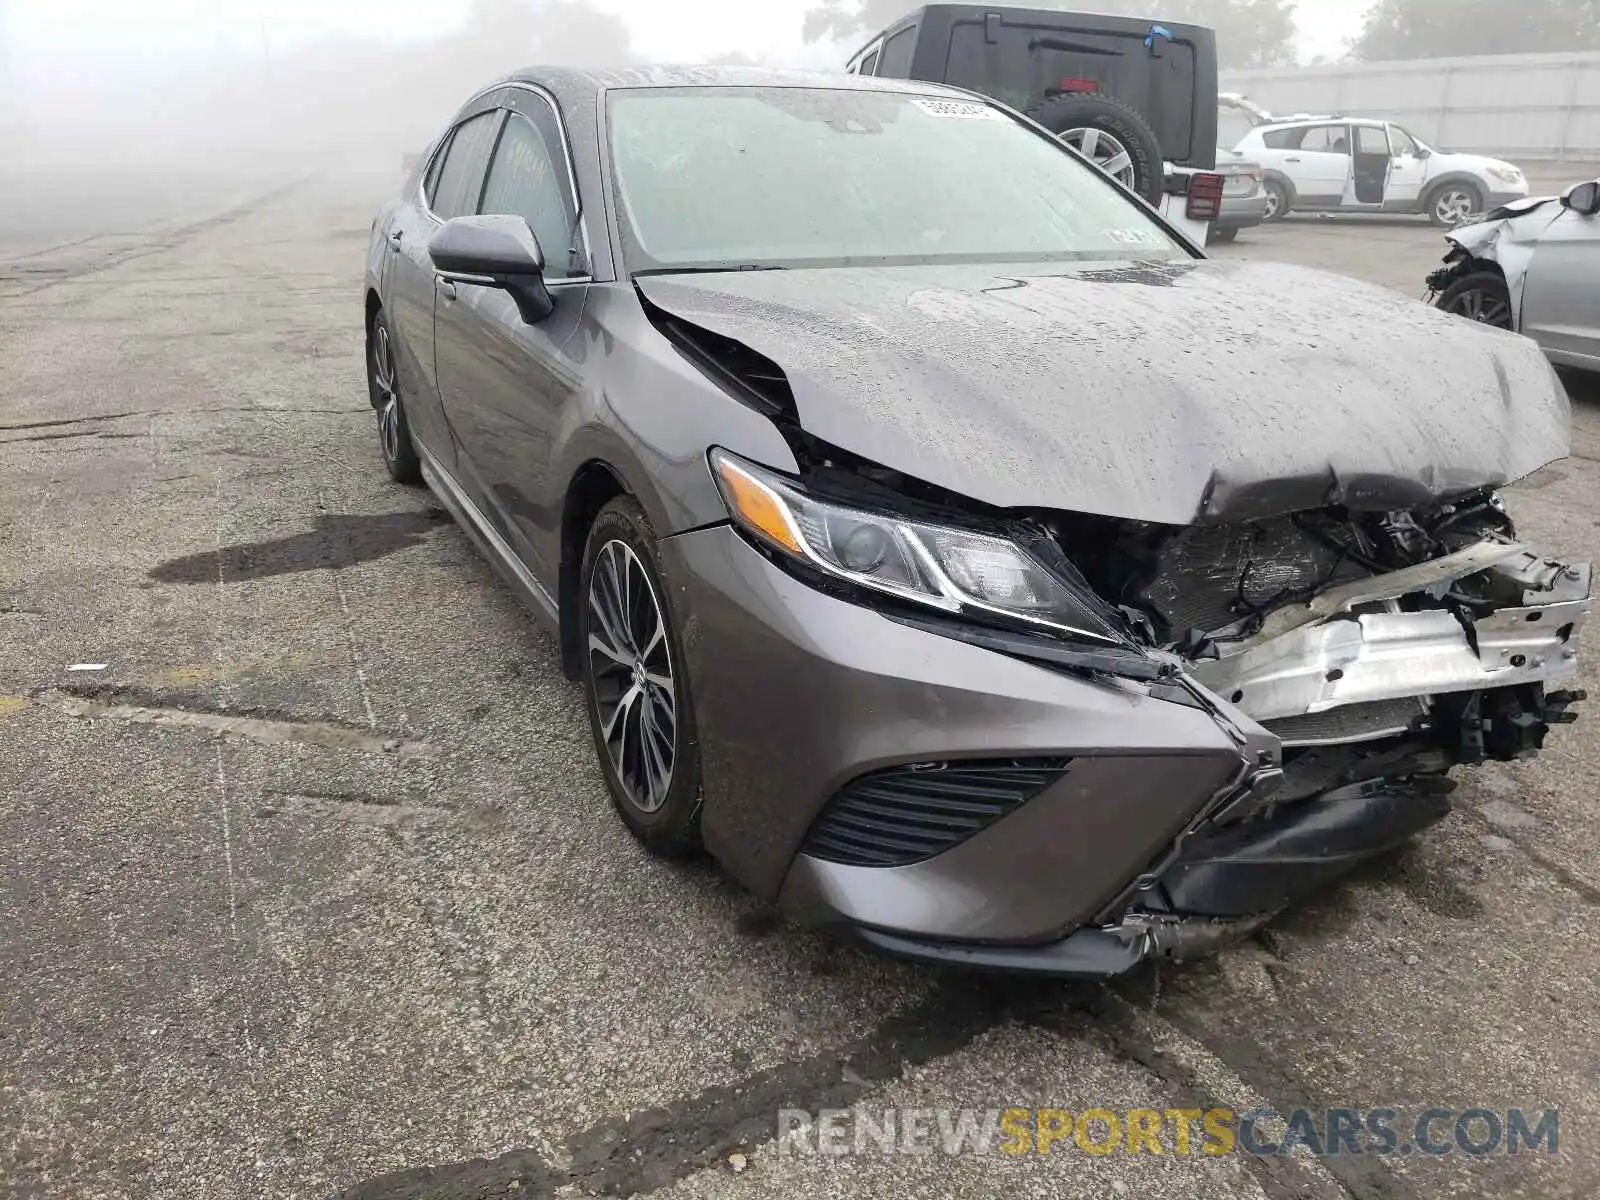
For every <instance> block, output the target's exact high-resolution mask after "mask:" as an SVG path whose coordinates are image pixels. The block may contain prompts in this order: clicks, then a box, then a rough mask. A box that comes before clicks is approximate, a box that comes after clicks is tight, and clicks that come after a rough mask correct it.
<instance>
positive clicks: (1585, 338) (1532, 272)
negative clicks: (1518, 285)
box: [1522, 208, 1600, 366]
mask: <svg viewBox="0 0 1600 1200" xmlns="http://www.w3.org/2000/svg"><path fill="white" fill-rule="evenodd" d="M1596 281H1600V216H1592V217H1591V216H1585V215H1584V214H1583V213H1580V212H1575V211H1574V210H1572V209H1570V208H1567V209H1563V210H1562V212H1561V215H1560V216H1559V217H1557V218H1556V219H1555V220H1554V221H1553V222H1551V224H1550V227H1549V228H1548V229H1546V230H1545V231H1544V233H1543V234H1541V235H1540V237H1539V246H1538V249H1537V250H1535V251H1534V254H1533V262H1532V263H1530V264H1529V265H1528V274H1527V277H1526V278H1525V279H1524V280H1523V285H1522V332H1523V333H1525V334H1527V335H1528V336H1529V337H1531V338H1533V339H1534V340H1535V341H1537V342H1538V343H1539V344H1540V345H1541V346H1543V347H1544V348H1545V349H1546V350H1550V351H1554V352H1556V355H1557V356H1558V357H1561V356H1567V357H1566V358H1565V361H1567V362H1569V363H1571V364H1572V365H1584V366H1600V286H1596ZM1579 359H1581V360H1583V361H1582V362H1578V361H1576V360H1579Z"/></svg>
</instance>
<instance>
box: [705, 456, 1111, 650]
mask: <svg viewBox="0 0 1600 1200" xmlns="http://www.w3.org/2000/svg"><path fill="white" fill-rule="evenodd" d="M711 466H712V469H713V473H714V474H715V475H716V479H717V485H718V487H720V488H721V489H722V498H723V500H724V501H725V502H726V503H727V505H728V512H729V514H730V515H731V516H732V517H733V519H734V521H735V523H737V524H738V526H739V528H741V529H743V530H744V531H745V532H746V533H748V534H749V535H750V536H752V537H754V538H756V539H757V540H759V541H760V542H761V543H762V544H763V545H764V546H767V547H769V548H770V549H772V550H774V551H776V552H778V553H779V554H782V555H784V556H786V557H788V558H790V559H793V560H795V561H797V562H801V563H804V564H806V565H807V566H809V567H811V568H813V569H815V570H818V571H821V572H823V573H824V574H826V575H831V576H833V577H835V578H838V579H844V580H849V581H850V582H851V583H854V584H858V585H859V586H861V587H864V588H870V589H872V590H873V591H877V592H884V593H886V594H888V595H891V596H898V597H899V598H901V599H902V600H909V601H912V602H914V603H917V604H923V605H928V606H930V607H933V608H939V609H943V610H945V611H946V612H953V613H961V612H975V613H989V614H995V615H999V616H1004V617H1010V618H1012V619H1013V620H1017V621H1024V622H1027V623H1028V624H1031V625H1038V626H1042V627H1045V628H1048V629H1053V630H1056V631H1058V632H1061V633H1071V634H1077V635H1080V636H1083V637H1090V638H1094V639H1095V640H1096V641H1103V642H1112V643H1116V644H1119V645H1120V644H1121V643H1122V642H1123V641H1124V639H1123V638H1122V637H1120V636H1118V634H1117V633H1116V631H1115V630H1114V629H1113V628H1112V626H1111V625H1110V624H1109V623H1108V622H1107V621H1106V619H1105V618H1103V617H1101V616H1100V615H1098V614H1097V613H1095V612H1094V610H1093V608H1092V607H1091V604H1092V602H1090V601H1086V599H1085V598H1083V597H1081V596H1080V595H1079V594H1078V592H1077V591H1076V589H1074V588H1072V587H1071V586H1069V585H1068V584H1066V583H1065V582H1063V581H1062V580H1061V579H1059V578H1057V577H1056V575H1055V574H1054V573H1052V572H1051V571H1050V570H1049V569H1048V568H1046V567H1045V566H1044V565H1043V564H1041V563H1040V562H1039V561H1038V560H1037V559H1036V558H1034V557H1033V556H1032V555H1031V554H1029V553H1028V552H1027V551H1026V550H1024V549H1023V548H1022V547H1021V546H1019V545H1018V544H1017V543H1016V542H1014V541H1012V540H1011V539H1009V538H1004V537H996V536H993V535H991V534H986V533H977V532H974V531H972V530H968V529H957V528H953V527H951V526H947V525H931V524H927V523H925V522H922V521H914V520H910V519H908V518H905V517H901V516H898V515H895V514H890V513H876V512H868V511H866V510H863V509H858V508H847V507H844V506H842V505H838V504H834V503H832V502H830V501H825V500H820V499H817V498H815V497H813V496H811V495H809V494H807V493H806V492H805V491H804V490H802V489H801V488H800V486H799V485H798V484H796V483H795V482H794V481H793V480H790V479H787V478H785V477H784V476H782V475H778V474H776V473H775V472H772V471H768V470H765V469H763V468H761V467H756V466H753V465H751V464H750V463H747V462H744V461H743V460H741V459H737V458H734V457H733V456H732V455H730V454H728V453H726V452H725V451H722V450H712V451H711Z"/></svg>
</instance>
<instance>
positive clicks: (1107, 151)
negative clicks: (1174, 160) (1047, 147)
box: [1030, 93, 1166, 205]
mask: <svg viewBox="0 0 1600 1200" xmlns="http://www.w3.org/2000/svg"><path fill="white" fill-rule="evenodd" d="M1030 115H1031V116H1032V117H1033V119H1034V120H1035V121H1037V122H1039V124H1041V125H1043V126H1044V127H1045V128H1046V129H1048V130H1049V131H1050V132H1051V133H1053V134H1055V135H1056V136H1057V137H1058V138H1060V139H1061V140H1062V141H1064V142H1066V143H1067V145H1069V146H1071V147H1072V148H1073V149H1074V150H1077V151H1080V152H1081V153H1082V154H1083V155H1084V156H1085V157H1086V158H1090V159H1093V160H1094V162H1095V164H1096V165H1097V166H1098V167H1099V168H1100V169H1101V170H1102V171H1105V172H1106V173H1107V174H1108V175H1111V176H1113V177H1114V178H1116V179H1118V180H1120V181H1121V183H1122V184H1123V186H1125V187H1127V188H1128V189H1130V190H1131V191H1134V192H1137V193H1138V194H1139V195H1141V196H1143V197H1144V198H1145V199H1146V200H1148V201H1149V202H1150V203H1151V204H1156V205H1159V204H1160V203H1161V191H1162V187H1163V185H1164V182H1165V175H1166V171H1165V168H1164V167H1163V164H1162V160H1161V143H1160V142H1158V141H1157V140H1156V135H1155V131H1154V130H1153V129H1151V128H1150V126H1149V124H1148V123H1147V122H1146V121H1145V119H1144V118H1143V117H1141V116H1140V115H1139V113H1138V112H1137V110H1135V109H1133V108H1131V107H1129V106H1128V105H1126V104H1124V103H1123V102H1122V101H1121V100H1114V99H1112V98H1111V97H1110V96H1101V95H1084V94H1082V93H1067V94H1064V95H1060V96H1052V97H1051V98H1050V99H1048V100H1046V101H1045V102H1044V103H1043V104H1041V105H1039V106H1038V107H1037V108H1036V109H1034V110H1033V112H1032V113H1031V114H1030Z"/></svg>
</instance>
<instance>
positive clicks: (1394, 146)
mask: <svg viewBox="0 0 1600 1200" xmlns="http://www.w3.org/2000/svg"><path fill="white" fill-rule="evenodd" d="M1389 152H1390V154H1391V155H1393V157H1392V158H1391V159H1390V162H1389V186H1388V187H1387V188H1386V189H1384V193H1383V206H1384V207H1385V208H1397V209H1401V210H1402V211H1409V210H1414V209H1415V208H1416V207H1417V203H1418V202H1419V201H1420V200H1421V199H1422V185H1423V184H1424V183H1425V182H1427V178H1428V163H1427V160H1426V159H1424V158H1423V156H1422V147H1421V146H1420V145H1418V144H1417V139H1416V138H1414V137H1412V136H1411V135H1410V134H1409V133H1407V132H1406V131H1405V130H1404V129H1401V128H1400V126H1398V125H1391V126H1389Z"/></svg>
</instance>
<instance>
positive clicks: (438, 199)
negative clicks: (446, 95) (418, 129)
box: [430, 109, 500, 221]
mask: <svg viewBox="0 0 1600 1200" xmlns="http://www.w3.org/2000/svg"><path fill="white" fill-rule="evenodd" d="M499 119H500V112H499V110H497V109H494V110H490V111H489V112H484V113H479V114H478V115H477V116H475V117H472V118H470V119H469V120H466V121H463V122H462V123H461V124H460V125H459V126H457V128H456V133H455V137H453V138H451V139H450V148H449V149H448V150H446V151H445V155H444V166H443V167H442V168H441V169H440V171H439V178H438V181H437V184H436V186H435V190H434V194H433V197H432V203H431V205H430V207H431V208H432V209H433V212H434V215H435V216H437V217H438V218H439V219H440V220H443V221H448V220H449V219H450V218H451V217H461V216H467V215H469V214H471V213H475V212H477V211H478V193H479V192H480V191H481V190H482V189H483V170H484V166H485V164H486V163H487V162H488V159H489V145H490V143H491V142H493V141H494V133H495V127H496V124H497V123H498V121H499Z"/></svg>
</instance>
